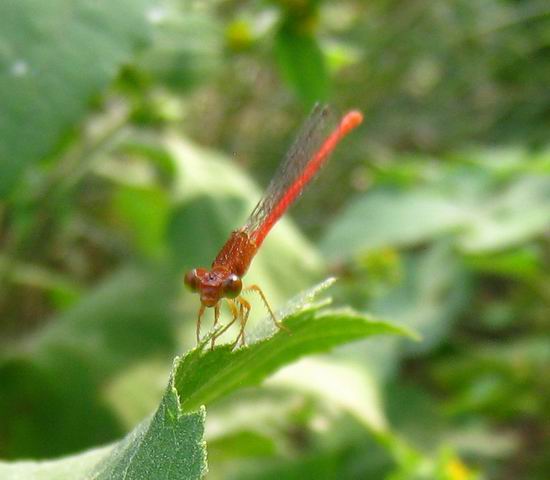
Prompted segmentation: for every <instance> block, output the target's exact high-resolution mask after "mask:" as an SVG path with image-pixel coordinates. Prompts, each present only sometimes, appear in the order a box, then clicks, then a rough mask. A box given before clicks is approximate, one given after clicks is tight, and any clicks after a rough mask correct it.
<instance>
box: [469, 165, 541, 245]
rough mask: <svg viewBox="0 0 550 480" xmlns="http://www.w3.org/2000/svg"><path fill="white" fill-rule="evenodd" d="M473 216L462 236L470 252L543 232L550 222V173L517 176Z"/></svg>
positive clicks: (516, 243)
mask: <svg viewBox="0 0 550 480" xmlns="http://www.w3.org/2000/svg"><path fill="white" fill-rule="evenodd" d="M474 208H476V207H472V209H474ZM471 218H472V221H471V222H470V223H469V224H468V228H467V229H466V231H465V233H464V235H463V236H462V238H461V239H460V245H461V247H462V248H463V249H464V250H466V251H467V252H487V251H495V250H502V249H505V248H510V247H513V246H518V245H521V244H522V243H523V242H525V241H526V240H528V239H530V238H533V237H536V236H538V235H541V234H542V233H544V232H546V231H547V230H548V225H549V224H550V176H548V175H545V176H540V177H535V176H530V175H529V176H524V177H523V178H519V179H517V180H516V181H514V182H512V183H511V184H510V185H508V186H507V188H506V189H505V190H504V191H503V192H502V193H500V192H497V193H496V194H495V195H494V197H493V198H491V199H489V200H488V201H487V202H485V204H484V205H482V206H481V208H477V209H476V210H473V211H472V215H471Z"/></svg>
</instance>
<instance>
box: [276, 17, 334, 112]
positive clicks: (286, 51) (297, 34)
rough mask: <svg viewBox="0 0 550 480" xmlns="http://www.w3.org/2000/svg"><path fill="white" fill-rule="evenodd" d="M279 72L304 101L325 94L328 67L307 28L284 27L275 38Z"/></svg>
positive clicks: (310, 100)
mask: <svg viewBox="0 0 550 480" xmlns="http://www.w3.org/2000/svg"><path fill="white" fill-rule="evenodd" d="M275 42H276V43H275V51H276V54H277V60H278V63H279V68H280V69H281V72H282V75H283V77H284V78H285V80H286V81H287V82H288V83H289V84H290V86H291V87H292V88H293V89H294V90H295V91H296V93H297V94H298V96H299V97H300V99H301V100H302V101H303V102H304V103H306V104H307V105H313V104H314V103H315V102H316V101H322V100H325V99H326V98H327V95H328V88H329V77H328V70H327V67H326V65H325V60H324V58H323V53H322V51H321V48H320V47H319V44H318V43H317V40H316V39H315V37H314V36H313V35H311V34H310V33H309V32H301V31H296V30H295V29H294V28H289V27H283V28H281V29H280V30H279V32H278V33H277V36H276V38H275Z"/></svg>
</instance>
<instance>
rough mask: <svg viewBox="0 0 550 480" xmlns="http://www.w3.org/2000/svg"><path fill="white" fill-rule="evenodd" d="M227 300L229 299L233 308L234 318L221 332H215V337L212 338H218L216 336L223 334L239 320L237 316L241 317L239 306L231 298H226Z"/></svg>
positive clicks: (229, 303)
mask: <svg viewBox="0 0 550 480" xmlns="http://www.w3.org/2000/svg"><path fill="white" fill-rule="evenodd" d="M225 300H226V301H227V304H228V305H229V308H230V309H231V314H232V315H233V318H232V319H231V321H230V322H229V323H228V324H227V325H226V326H225V327H223V328H222V329H221V330H220V331H219V332H217V333H215V334H214V337H213V338H212V340H216V338H218V337H220V336H221V335H223V334H224V333H225V332H226V331H227V329H228V328H229V327H230V326H231V325H233V324H234V323H235V322H236V321H237V318H239V311H238V310H237V306H236V305H235V302H234V301H233V300H231V299H230V298H226V299H225Z"/></svg>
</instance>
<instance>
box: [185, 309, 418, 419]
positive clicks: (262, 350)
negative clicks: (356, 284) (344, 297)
mask: <svg viewBox="0 0 550 480" xmlns="http://www.w3.org/2000/svg"><path fill="white" fill-rule="evenodd" d="M283 325H284V326H285V327H286V328H287V329H288V330H290V333H288V332H286V331H277V333H275V334H274V335H273V336H271V337H269V338H266V339H263V340H259V341H258V342H256V343H254V344H252V345H250V346H248V347H245V348H241V349H237V350H233V349H232V347H231V345H223V346H221V347H219V348H216V349H214V350H208V351H202V350H201V349H195V350H192V351H191V352H189V353H188V354H186V355H185V356H184V357H183V358H182V359H181V360H180V361H179V363H178V365H177V367H176V372H175V385H176V388H177V389H178V391H179V392H180V397H181V405H182V409H183V411H184V412H190V411H194V410H196V409H197V408H198V407H199V406H201V405H209V404H211V403H212V402H214V401H215V400H217V399H219V398H221V397H223V396H225V395H228V394H229V393H231V392H233V391H235V390H237V389H239V388H243V387H247V386H253V385H257V384H259V383H260V382H261V381H262V380H263V379H265V378H266V377H267V376H269V375H270V374H271V373H273V372H274V371H275V370H277V369H278V368H280V367H282V366H283V365H285V364H287V363H290V362H292V361H294V360H296V359H298V358H300V357H303V356H304V355H308V354H311V353H319V352H325V351H327V350H329V349H330V348H333V347H336V346H338V345H341V344H343V343H347V342H350V341H353V340H359V339H363V338H367V337H369V336H372V335H382V334H388V335H407V334H408V333H407V330H406V329H403V328H399V327H396V326H394V325H391V324H389V323H385V322H380V321H376V320H373V319H372V318H370V317H368V316H365V315H359V314H357V313H354V312H352V311H349V310H334V311H319V309H318V307H317V308H307V309H304V310H301V311H299V312H297V313H294V314H292V315H290V316H288V317H287V318H285V319H284V321H283Z"/></svg>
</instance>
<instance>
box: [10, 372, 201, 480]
mask: <svg viewBox="0 0 550 480" xmlns="http://www.w3.org/2000/svg"><path fill="white" fill-rule="evenodd" d="M204 420H205V411H204V409H200V410H199V411H197V412H195V413H188V414H183V413H182V412H181V409H180V407H179V402H178V394H177V392H176V391H175V390H174V388H173V384H172V381H171V382H170V385H169V387H168V389H167V391H166V393H165V395H164V397H163V399H162V401H161V403H160V406H159V408H158V410H157V411H156V413H155V414H154V415H153V416H152V417H151V418H149V419H147V420H145V421H144V422H143V423H141V424H140V425H138V426H137V427H136V428H135V429H134V430H133V431H132V432H130V433H129V434H128V435H127V436H126V437H125V438H124V439H123V440H121V441H120V442H118V443H116V444H113V445H111V446H109V447H105V448H102V449H98V450H92V451H90V452H86V453H83V454H80V455H75V456H72V457H67V458H64V459H60V460H54V461H44V462H17V463H13V464H9V463H5V462H0V478H2V479H3V480H19V479H25V480H48V479H51V480H65V479H66V480H92V479H93V480H132V479H133V480H149V479H152V478H154V479H158V480H179V479H186V480H187V479H189V480H193V479H200V478H203V477H204V475H205V474H206V470H207V466H206V445H205V443H204V440H203V434H204Z"/></svg>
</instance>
